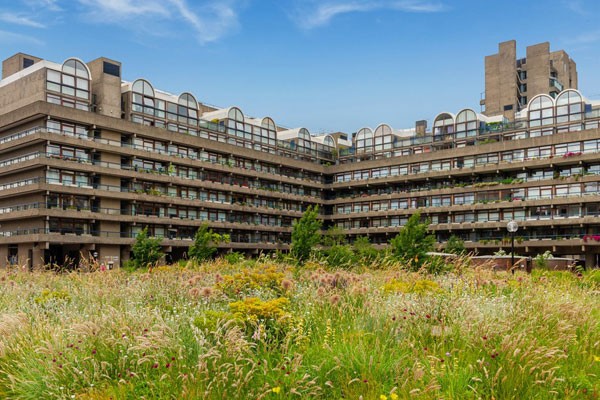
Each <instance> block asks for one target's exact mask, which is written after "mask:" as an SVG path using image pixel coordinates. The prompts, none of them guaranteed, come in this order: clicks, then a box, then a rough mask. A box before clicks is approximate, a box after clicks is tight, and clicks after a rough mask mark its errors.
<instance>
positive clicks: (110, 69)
mask: <svg viewBox="0 0 600 400" xmlns="http://www.w3.org/2000/svg"><path fill="white" fill-rule="evenodd" d="M102 71H103V72H104V73H105V74H107V75H112V76H116V77H117V78H120V77H121V67H119V66H118V65H117V64H113V63H110V62H108V61H104V62H103V63H102Z"/></svg>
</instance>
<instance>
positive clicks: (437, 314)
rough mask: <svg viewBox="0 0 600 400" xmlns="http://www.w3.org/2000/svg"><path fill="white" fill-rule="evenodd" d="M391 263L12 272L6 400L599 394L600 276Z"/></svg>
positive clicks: (3, 368) (4, 353) (4, 306)
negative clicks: (433, 270)
mask: <svg viewBox="0 0 600 400" xmlns="http://www.w3.org/2000/svg"><path fill="white" fill-rule="evenodd" d="M432 260H433V258H432ZM382 262H384V263H386V269H366V270H365V268H364V267H360V268H355V269H353V270H346V269H343V270H342V269H336V268H328V271H324V270H322V269H320V265H323V264H319V263H318V262H312V261H309V262H308V263H306V265H307V267H306V268H294V267H292V266H291V264H281V263H277V262H274V261H273V260H265V259H261V260H257V261H255V262H254V264H253V265H252V266H251V267H246V266H245V264H246V262H244V263H242V264H238V265H231V264H229V263H228V262H226V261H225V260H224V259H223V258H218V259H216V260H212V261H210V262H206V263H202V264H198V263H196V262H193V261H190V262H188V263H187V264H186V265H185V266H184V265H180V266H176V265H164V266H160V267H157V268H153V269H152V270H150V271H133V272H128V271H124V270H118V269H117V270H111V271H103V272H101V271H97V272H91V273H82V272H77V273H64V272H63V273H54V272H42V271H27V270H20V269H12V270H1V271H0V398H3V399H4V398H6V399H71V398H75V399H90V400H91V399H110V398H111V397H112V398H113V399H142V398H143V399H182V400H188V399H190V400H191V399H205V398H206V399H256V398H262V399H265V400H268V399H275V398H281V399H284V398H298V399H309V398H315V399H317V398H318V399H326V400H328V399H359V398H361V397H362V398H363V399H365V400H372V399H381V400H385V399H388V400H399V399H413V398H414V399H475V398H481V399H492V398H494V399H594V398H596V397H597V393H598V392H599V391H600V381H599V380H598V379H597V377H598V376H599V374H600V350H599V349H598V343H600V327H599V325H598V319H599V318H600V310H598V290H600V273H598V271H583V272H581V273H578V274H577V273H572V272H568V271H547V270H539V269H535V270H534V271H533V272H532V274H531V275H528V274H526V273H524V272H522V271H515V274H514V275H513V274H512V273H510V272H507V271H493V270H491V269H486V268H468V264H467V262H466V258H462V257H461V258H458V259H455V260H453V261H452V262H451V263H448V266H449V268H453V270H452V271H451V273H447V274H443V273H440V274H437V275H431V274H429V273H428V272H427V271H426V268H428V267H427V264H428V263H429V262H431V260H428V262H427V263H425V264H424V265H423V268H422V269H420V270H419V271H416V272H412V271H408V270H407V269H406V268H405V267H404V265H402V264H400V263H399V262H398V261H394V262H392V261H391V258H390V260H387V259H383V261H382ZM309 267H313V268H312V269H309ZM359 271H360V272H359ZM459 271H460V272H459ZM227 277H231V278H232V279H229V278H227ZM226 282H231V283H227V287H228V289H227V290H225V291H223V290H220V289H216V288H215V285H224V284H225V283H226ZM284 287H286V288H287V289H285V293H284ZM238 289H239V290H238ZM45 291H46V292H45ZM52 293H55V294H52ZM59 293H60V294H59ZM36 298H47V299H48V300H46V301H45V302H44V301H41V300H36ZM524 371H525V373H524Z"/></svg>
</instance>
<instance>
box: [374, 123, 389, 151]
mask: <svg viewBox="0 0 600 400" xmlns="http://www.w3.org/2000/svg"><path fill="white" fill-rule="evenodd" d="M373 142H374V143H373V149H374V151H382V150H387V149H391V148H392V142H393V135H392V127H390V126H389V125H388V124H381V125H379V126H378V127H377V128H375V133H374V134H373Z"/></svg>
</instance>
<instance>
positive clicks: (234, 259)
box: [223, 251, 246, 265]
mask: <svg viewBox="0 0 600 400" xmlns="http://www.w3.org/2000/svg"><path fill="white" fill-rule="evenodd" d="M223 258H224V259H225V261H227V262H228V263H229V264H234V265H235V264H239V263H241V262H242V261H244V260H245V259H246V257H244V255H243V254H242V253H238V252H237V251H234V252H233V253H229V254H225V256H223Z"/></svg>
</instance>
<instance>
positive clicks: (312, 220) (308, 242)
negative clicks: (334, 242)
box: [290, 206, 321, 262]
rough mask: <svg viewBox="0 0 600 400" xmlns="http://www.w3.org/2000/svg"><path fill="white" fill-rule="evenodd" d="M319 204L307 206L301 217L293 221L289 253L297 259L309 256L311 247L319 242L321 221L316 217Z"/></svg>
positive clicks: (300, 260) (305, 258)
mask: <svg viewBox="0 0 600 400" xmlns="http://www.w3.org/2000/svg"><path fill="white" fill-rule="evenodd" d="M318 212H319V206H315V207H314V208H313V207H312V206H309V207H308V209H307V210H306V212H305V213H304V215H303V216H302V218H300V219H299V220H297V221H295V222H294V228H293V230H292V246H291V250H290V253H291V255H292V257H294V258H295V259H296V260H297V261H299V262H303V261H306V260H307V259H308V257H310V252H311V251H312V249H313V247H315V246H316V245H318V244H319V243H321V233H320V232H319V230H320V229H321V221H320V220H319V219H317V215H318Z"/></svg>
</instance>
